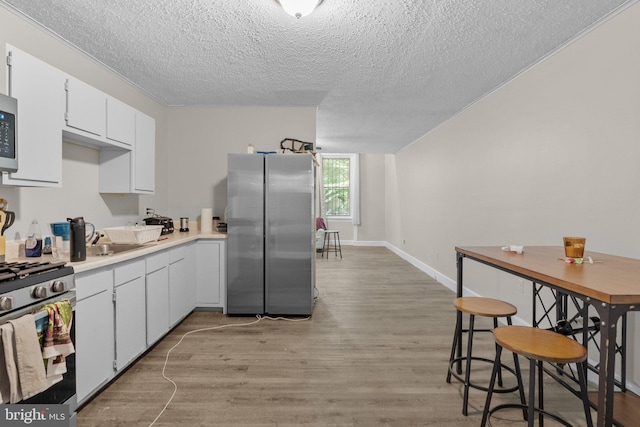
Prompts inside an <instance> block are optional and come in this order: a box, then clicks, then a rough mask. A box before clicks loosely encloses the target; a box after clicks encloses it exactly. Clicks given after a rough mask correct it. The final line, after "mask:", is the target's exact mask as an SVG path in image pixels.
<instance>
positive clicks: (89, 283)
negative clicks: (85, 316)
mask: <svg viewBox="0 0 640 427" xmlns="http://www.w3.org/2000/svg"><path fill="white" fill-rule="evenodd" d="M112 287H113V273H112V270H105V271H101V272H99V273H93V272H92V273H91V274H86V275H79V274H76V299H77V300H78V301H82V300H83V299H85V298H89V297H90V296H93V295H96V294H99V293H100V292H104V291H106V290H108V291H111V289H112Z"/></svg>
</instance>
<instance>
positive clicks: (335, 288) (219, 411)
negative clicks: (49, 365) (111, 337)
mask: <svg viewBox="0 0 640 427" xmlns="http://www.w3.org/2000/svg"><path fill="white" fill-rule="evenodd" d="M343 254H344V258H343V259H340V258H339V257H334V256H333V254H331V255H330V257H329V259H328V260H327V259H326V258H324V259H320V258H318V260H317V287H318V291H319V297H318V300H317V303H316V306H315V309H314V313H313V317H312V319H311V320H308V321H301V322H285V321H269V320H262V321H260V322H259V323H257V324H255V325H251V326H244V327H233V328H226V329H222V330H215V331H203V332H198V333H194V334H191V335H189V336H187V337H186V338H185V339H184V341H183V342H182V344H181V345H180V346H179V347H177V348H176V349H175V350H174V351H173V352H172V353H171V356H170V360H169V366H168V368H167V375H168V376H169V377H171V378H172V379H173V380H174V381H175V382H176V383H177V384H178V392H177V394H176V396H175V398H174V400H173V402H172V403H171V405H170V406H169V407H168V409H167V410H166V412H165V413H164V414H163V415H162V417H160V419H159V420H158V421H157V422H156V424H155V425H157V426H175V425H187V426H214V425H215V426H378V425H384V426H387V425H389V426H424V425H433V426H441V425H454V426H478V425H480V419H481V411H482V405H483V404H484V397H485V394H484V393H483V392H480V391H477V390H472V391H471V401H470V409H469V412H470V414H469V416H467V417H465V416H463V415H462V414H461V408H462V397H461V393H462V388H461V385H460V383H458V382H455V380H454V382H452V383H451V384H447V383H446V382H445V376H446V369H447V360H448V356H449V351H450V346H451V338H452V334H453V328H454V322H455V311H454V308H453V305H452V300H453V298H454V294H453V292H451V291H450V290H448V289H446V288H445V287H444V286H442V285H441V284H439V283H437V282H435V281H434V280H433V279H432V278H431V277H429V276H427V275H426V274H424V273H422V272H420V271H419V270H418V269H416V268H414V267H413V266H411V265H410V264H408V263H407V262H405V261H403V260H402V259H401V258H399V257H397V256H396V255H395V254H393V253H392V252H390V251H389V250H387V249H385V248H368V247H350V246H345V247H343ZM451 262H454V257H453V253H452V261H451ZM252 320H254V319H252V318H250V317H249V318H246V317H227V316H225V315H222V314H221V313H210V312H196V313H193V314H192V315H191V316H189V317H188V318H187V319H186V320H185V321H184V322H182V323H181V324H180V325H179V326H178V327H177V328H176V329H174V330H173V331H172V333H170V334H169V335H168V336H167V337H166V338H165V339H164V340H163V341H162V342H160V343H159V344H158V345H157V346H155V347H154V348H153V349H152V350H151V351H150V352H148V353H147V354H146V355H145V356H144V357H143V358H141V359H140V360H139V361H138V362H137V363H136V364H135V365H134V366H133V367H131V368H130V369H129V370H128V371H127V372H125V373H124V374H123V375H121V376H120V377H119V378H117V379H116V380H115V381H114V382H113V383H112V384H111V385H110V386H109V387H108V388H107V389H105V390H104V391H103V392H102V393H101V394H100V395H98V396H97V397H96V398H95V399H94V400H92V401H91V402H89V403H88V404H87V405H85V406H84V407H83V408H82V409H81V410H80V412H79V413H78V425H79V426H148V425H149V424H150V423H151V422H152V421H153V420H154V418H155V417H156V416H157V414H158V413H159V412H160V411H161V410H162V408H163V407H164V405H165V403H166V401H167V400H168V399H169V398H170V397H171V394H172V392H173V386H172V385H171V384H170V383H169V382H167V381H166V380H164V379H163V378H162V375H161V371H162V366H163V363H164V360H165V355H166V353H167V351H168V350H169V349H170V348H171V347H172V346H174V345H175V344H176V343H177V342H178V340H179V339H180V337H181V336H182V335H183V334H184V333H185V332H187V331H191V330H194V329H198V328H206V327H212V326H217V325H227V324H240V323H247V322H250V321H252ZM481 326H482V324H481ZM476 336H477V337H478V338H477V340H476V344H475V347H474V353H476V354H482V353H484V354H485V355H486V356H487V357H489V358H492V357H493V347H492V343H493V341H492V339H491V336H490V335H489V334H477V335H476ZM505 354H506V355H509V353H508V352H506V353H505ZM508 359H510V357H508ZM489 370H490V367H486V368H484V367H480V368H478V369H474V373H473V374H474V377H475V378H478V379H480V378H483V377H487V378H488V375H489ZM525 374H526V372H525ZM510 380H511V378H507V377H505V381H506V382H509V381H510ZM545 397H546V401H547V408H548V409H549V410H551V411H554V412H562V414H563V415H564V416H565V417H567V418H568V420H569V421H570V422H571V423H573V424H575V425H584V421H583V420H582V417H583V415H582V412H581V406H580V402H579V400H578V399H577V398H575V397H574V396H573V395H571V394H570V393H569V392H568V391H566V390H565V389H563V388H562V387H560V386H558V385H557V384H556V383H554V382H552V381H547V383H546V386H545ZM516 400H517V399H516V396H515V394H506V395H499V396H497V397H496V399H495V402H496V403H499V402H505V401H510V402H516ZM519 415H520V414H518V413H513V414H507V416H513V419H516V420H517V419H518V416H519ZM493 424H494V425H515V424H514V423H512V422H509V421H503V420H500V419H497V420H494V423H493ZM518 424H520V425H521V423H520V422H519V423H518ZM547 425H554V424H553V423H552V422H551V420H548V421H547Z"/></svg>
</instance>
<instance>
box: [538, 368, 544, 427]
mask: <svg viewBox="0 0 640 427" xmlns="http://www.w3.org/2000/svg"><path fill="white" fill-rule="evenodd" d="M542 374H543V372H542V360H539V361H538V401H539V402H538V406H539V408H540V416H539V418H538V425H539V426H540V427H543V426H544V375H542Z"/></svg>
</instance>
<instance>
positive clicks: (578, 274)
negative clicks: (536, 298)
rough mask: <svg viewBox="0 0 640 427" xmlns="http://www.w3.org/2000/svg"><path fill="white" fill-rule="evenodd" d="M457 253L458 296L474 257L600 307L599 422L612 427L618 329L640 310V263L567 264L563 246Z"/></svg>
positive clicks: (603, 257)
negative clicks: (468, 263)
mask: <svg viewBox="0 0 640 427" xmlns="http://www.w3.org/2000/svg"><path fill="white" fill-rule="evenodd" d="M456 253H457V269H458V271H457V275H458V277H457V293H458V296H462V290H463V284H462V278H463V269H462V261H463V259H464V258H469V259H472V260H474V261H477V262H480V263H482V264H486V265H488V266H490V267H493V268H497V269H499V270H502V271H505V272H507V273H511V274H514V275H516V276H519V277H522V278H524V279H527V280H530V281H532V282H534V283H538V284H541V285H544V286H548V287H550V288H553V289H556V290H558V291H559V292H562V293H564V294H568V295H572V296H576V297H577V298H579V299H581V300H582V301H584V302H586V303H587V304H590V305H591V306H592V307H594V308H595V310H596V311H597V312H598V315H599V317H600V320H601V327H600V364H599V368H600V369H599V374H598V375H599V377H598V396H597V397H598V399H597V406H596V408H597V410H598V418H597V420H598V426H611V425H613V402H614V374H615V350H616V349H615V347H616V346H615V340H616V325H617V324H618V320H619V319H620V317H621V316H622V315H623V314H624V313H626V312H628V311H638V310H640V260H637V259H631V258H624V257H618V256H613V255H607V254H600V253H595V252H587V253H585V259H586V257H587V256H591V257H592V259H594V260H596V261H599V262H596V263H594V264H589V263H588V261H587V262H586V263H583V264H568V263H566V262H564V261H562V260H559V258H563V257H564V248H563V247H562V246H525V248H524V252H523V253H522V254H520V255H518V254H516V253H515V252H508V251H503V250H502V249H501V248H500V247H497V246H475V247H456ZM636 404H637V402H636ZM635 421H636V422H637V419H636V420H635Z"/></svg>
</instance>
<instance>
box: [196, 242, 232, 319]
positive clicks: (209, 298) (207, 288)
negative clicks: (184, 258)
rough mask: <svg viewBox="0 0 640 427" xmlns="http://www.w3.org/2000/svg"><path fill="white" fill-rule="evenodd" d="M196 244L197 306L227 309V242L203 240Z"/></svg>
mask: <svg viewBox="0 0 640 427" xmlns="http://www.w3.org/2000/svg"><path fill="white" fill-rule="evenodd" d="M196 246H197V248H196V286H197V293H196V295H197V297H196V306H197V307H202V308H222V309H223V311H226V310H225V307H226V294H225V290H226V283H227V280H226V265H227V262H226V253H227V251H226V248H225V242H224V241H209V240H202V241H199V242H198V243H197V245H196Z"/></svg>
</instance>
